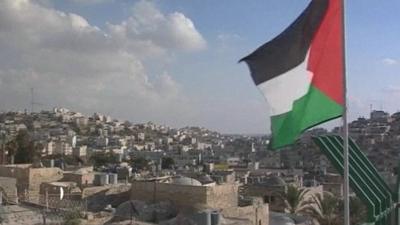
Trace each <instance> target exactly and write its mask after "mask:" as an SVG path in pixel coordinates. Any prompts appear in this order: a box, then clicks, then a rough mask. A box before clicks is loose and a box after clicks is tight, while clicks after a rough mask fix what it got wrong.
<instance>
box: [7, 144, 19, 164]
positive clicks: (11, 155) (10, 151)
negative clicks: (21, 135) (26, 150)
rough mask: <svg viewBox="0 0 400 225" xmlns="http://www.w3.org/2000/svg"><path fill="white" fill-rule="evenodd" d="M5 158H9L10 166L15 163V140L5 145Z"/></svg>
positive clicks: (16, 147) (16, 146)
mask: <svg viewBox="0 0 400 225" xmlns="http://www.w3.org/2000/svg"><path fill="white" fill-rule="evenodd" d="M6 151H7V156H8V157H9V158H10V164H14V163H15V154H16V153H17V151H18V143H17V141H16V140H15V139H13V140H11V141H9V142H7V144H6Z"/></svg>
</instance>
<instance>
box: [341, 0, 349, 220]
mask: <svg viewBox="0 0 400 225" xmlns="http://www.w3.org/2000/svg"><path fill="white" fill-rule="evenodd" d="M345 3H346V0H342V29H343V30H342V47H343V95H344V96H343V97H344V111H343V116H342V118H343V140H344V149H343V150H344V152H343V158H344V165H343V166H344V173H343V174H344V182H343V192H344V193H343V194H344V225H350V207H349V205H350V204H349V203H350V199H349V128H348V124H347V81H346V40H345V39H346V26H345V25H346V21H345V19H346V16H345V8H346V7H345V6H346V4H345Z"/></svg>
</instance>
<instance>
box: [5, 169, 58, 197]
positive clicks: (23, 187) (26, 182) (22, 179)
mask: <svg viewBox="0 0 400 225" xmlns="http://www.w3.org/2000/svg"><path fill="white" fill-rule="evenodd" d="M0 176H1V177H12V178H15V179H16V180H17V191H18V193H19V194H23V193H25V192H28V193H29V195H30V196H35V197H38V194H39V191H40V184H42V183H43V182H53V181H58V180H60V179H61V178H62V177H63V172H62V170H61V169H59V168H31V165H30V164H15V165H0Z"/></svg>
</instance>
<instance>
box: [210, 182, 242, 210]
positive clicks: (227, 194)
mask: <svg viewBox="0 0 400 225" xmlns="http://www.w3.org/2000/svg"><path fill="white" fill-rule="evenodd" d="M238 187H239V186H238V185H236V184H223V185H216V186H211V187H209V188H207V205H209V206H210V207H211V208H217V209H218V208H229V207H237V206H238V204H239V203H238V199H239V198H238Z"/></svg>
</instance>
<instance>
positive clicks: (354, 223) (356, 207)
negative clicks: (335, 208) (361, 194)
mask: <svg viewBox="0 0 400 225" xmlns="http://www.w3.org/2000/svg"><path fill="white" fill-rule="evenodd" d="M339 208H340V209H339V212H343V210H344V204H343V201H341V202H340V207H339ZM365 218H367V208H366V207H365V205H364V203H363V202H362V201H361V200H360V199H359V198H357V197H356V196H351V197H350V224H351V225H359V224H362V223H363V222H365ZM341 219H343V216H342V217H341Z"/></svg>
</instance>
